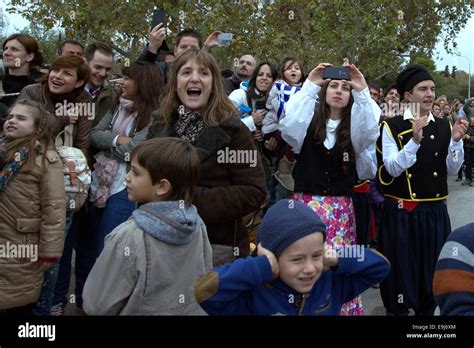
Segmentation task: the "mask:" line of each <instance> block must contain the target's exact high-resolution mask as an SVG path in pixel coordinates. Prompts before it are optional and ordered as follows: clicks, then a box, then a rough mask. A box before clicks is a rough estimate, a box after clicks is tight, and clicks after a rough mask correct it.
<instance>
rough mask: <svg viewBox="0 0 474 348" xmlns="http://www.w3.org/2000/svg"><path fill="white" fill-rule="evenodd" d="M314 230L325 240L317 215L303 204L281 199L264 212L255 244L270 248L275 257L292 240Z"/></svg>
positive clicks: (324, 228) (324, 231) (291, 242)
mask: <svg viewBox="0 0 474 348" xmlns="http://www.w3.org/2000/svg"><path fill="white" fill-rule="evenodd" d="M315 232H321V233H322V234H323V238H324V240H326V226H325V225H324V223H323V222H322V221H321V219H320V218H319V216H318V215H316V213H315V212H314V211H313V210H312V209H311V208H310V207H308V206H306V205H305V204H303V203H301V202H298V201H293V200H288V199H282V200H280V201H278V202H277V203H276V204H275V205H273V206H272V207H271V208H270V209H269V210H268V211H267V213H266V214H265V216H264V218H263V220H262V222H261V223H260V229H259V231H258V235H257V245H258V243H260V242H262V246H263V247H264V248H266V249H268V250H270V251H271V252H272V253H273V254H275V256H276V257H279V256H280V254H281V253H282V252H283V250H285V249H286V248H288V247H289V246H290V245H291V244H293V242H296V241H297V240H298V239H301V238H304V237H306V236H308V235H310V234H313V233H315Z"/></svg>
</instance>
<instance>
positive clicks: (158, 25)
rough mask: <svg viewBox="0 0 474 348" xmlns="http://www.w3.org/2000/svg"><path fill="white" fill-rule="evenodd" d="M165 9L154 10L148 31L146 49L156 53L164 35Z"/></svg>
mask: <svg viewBox="0 0 474 348" xmlns="http://www.w3.org/2000/svg"><path fill="white" fill-rule="evenodd" d="M166 22H167V19H166V11H165V10H154V11H153V19H152V21H151V28H150V30H149V31H148V50H149V51H150V52H152V53H155V54H156V53H157V52H158V49H159V48H160V47H161V45H162V44H163V41H164V40H165V37H166Z"/></svg>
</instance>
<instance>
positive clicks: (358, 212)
mask: <svg viewBox="0 0 474 348" xmlns="http://www.w3.org/2000/svg"><path fill="white" fill-rule="evenodd" d="M352 204H353V205H354V212H355V220H356V237H357V244H359V245H365V246H367V245H368V244H369V242H370V240H369V239H370V237H369V233H370V224H371V222H372V203H371V201H370V197H369V193H368V192H354V193H353V194H352Z"/></svg>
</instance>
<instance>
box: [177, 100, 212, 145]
mask: <svg viewBox="0 0 474 348" xmlns="http://www.w3.org/2000/svg"><path fill="white" fill-rule="evenodd" d="M178 115H179V116H178V120H177V121H176V124H175V129H176V133H177V134H178V136H179V137H180V138H181V139H183V140H187V141H189V142H190V143H191V144H193V143H194V141H195V140H196V139H197V137H198V136H199V134H201V132H202V129H203V128H204V126H205V123H204V121H203V119H202V117H201V114H200V113H199V112H193V111H186V109H185V108H184V105H180V106H179V107H178Z"/></svg>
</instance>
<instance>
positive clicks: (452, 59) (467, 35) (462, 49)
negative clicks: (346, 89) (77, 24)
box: [2, 5, 474, 73]
mask: <svg viewBox="0 0 474 348" xmlns="http://www.w3.org/2000/svg"><path fill="white" fill-rule="evenodd" d="M2 7H3V8H5V5H3V6H2ZM5 13H6V12H5ZM6 15H7V18H8V21H9V27H8V32H7V33H5V34H7V35H8V34H12V33H14V32H15V28H17V29H22V28H24V27H26V26H27V25H28V22H27V21H26V20H25V19H24V18H23V17H21V16H19V15H12V14H8V13H6ZM473 37H474V17H471V18H470V19H469V21H468V23H467V25H466V27H465V28H464V29H463V30H462V31H461V32H460V33H459V34H458V37H457V39H456V42H457V43H458V49H457V50H458V52H459V53H460V54H461V55H462V56H464V57H467V58H468V59H469V60H470V61H471V65H472V66H471V73H474V65H473V64H474V40H473ZM433 59H434V61H435V62H436V68H437V69H438V70H444V67H445V66H446V65H449V67H450V69H451V67H452V66H453V65H456V67H457V68H458V70H464V71H466V72H467V71H468V70H469V63H468V60H467V59H466V58H461V57H457V56H456V55H453V54H451V55H449V54H447V53H446V51H445V50H444V47H443V44H442V42H441V40H440V41H439V43H438V44H437V46H436V49H435V54H434V57H433Z"/></svg>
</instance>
